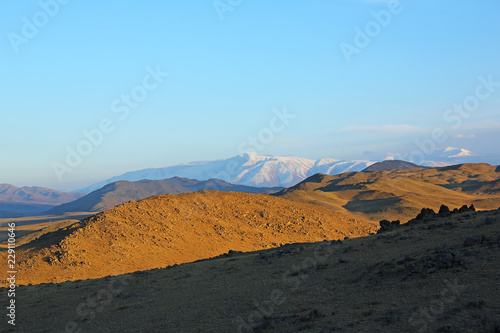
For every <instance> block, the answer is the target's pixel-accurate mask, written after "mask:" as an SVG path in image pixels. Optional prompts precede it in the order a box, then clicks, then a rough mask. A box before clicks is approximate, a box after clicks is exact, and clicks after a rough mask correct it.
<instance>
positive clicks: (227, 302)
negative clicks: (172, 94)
mask: <svg viewBox="0 0 500 333" xmlns="http://www.w3.org/2000/svg"><path fill="white" fill-rule="evenodd" d="M241 198H243V196H241ZM160 199H162V198H156V199H155V200H160ZM244 200H249V197H246V198H245V199H244ZM252 200H253V199H251V201H252ZM142 203H143V204H145V203H146V202H142ZM138 204H141V203H138ZM127 208H131V207H127ZM450 208H454V207H450ZM118 213H119V212H118V211H116V212H115V214H117V215H118ZM100 222H101V223H105V221H100ZM499 226H500V211H490V212H463V213H461V212H458V213H455V214H451V215H447V216H445V217H436V216H434V217H429V218H425V219H422V220H419V221H417V223H411V224H404V225H401V226H398V227H395V228H394V229H393V230H390V231H386V232H381V233H379V234H377V235H371V236H367V237H362V238H357V239H349V240H344V241H327V242H320V243H314V244H293V245H286V246H283V247H280V248H276V249H268V250H262V251H259V252H252V253H236V252H230V253H226V254H225V255H223V256H220V257H217V258H214V259H210V260H203V261H200V262H195V263H188V264H183V265H179V266H175V267H168V268H164V269H158V270H151V271H143V272H135V273H133V274H126V275H120V276H116V277H106V278H102V279H97V280H89V281H77V282H67V283H60V284H43V285H36V286H25V287H19V288H18V294H19V295H20V296H19V300H20V304H22V306H20V307H19V309H18V314H19V318H22V320H19V321H18V322H17V326H16V329H17V331H19V332H46V331H48V332H63V331H66V332H80V331H81V332H189V333H191V332H221V333H225V332H240V333H249V332H262V333H267V332H269V333H272V332H337V331H338V332H463V333H466V332H487V333H489V332H491V333H495V332H499V331H500V304H499V302H498V300H499V299H500V288H498V276H499V273H500V271H499V267H500V232H499V230H500V229H499ZM89 227H91V225H90V224H89ZM72 240H74V241H75V242H76V241H77V240H75V239H72ZM210 244H211V241H210V240H207V245H206V246H209V245H210ZM150 248H151V249H152V251H154V247H152V246H150ZM102 250H103V249H102V248H101V251H102ZM89 251H90V248H89ZM103 255H104V256H106V254H105V253H103ZM130 255H133V254H132V253H130ZM123 260H125V259H123ZM150 260H151V257H145V258H144V261H150ZM69 267H70V266H69ZM114 268H115V265H111V264H110V265H109V267H108V272H112V271H113V269H114ZM114 272H115V273H117V272H118V271H114ZM6 293H7V292H6V290H5V289H1V290H0V294H2V295H5V294H6Z"/></svg>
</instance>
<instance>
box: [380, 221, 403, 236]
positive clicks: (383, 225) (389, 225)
mask: <svg viewBox="0 0 500 333" xmlns="http://www.w3.org/2000/svg"><path fill="white" fill-rule="evenodd" d="M379 224H380V229H379V230H378V231H377V234H379V233H382V232H385V231H389V230H392V229H394V228H396V227H399V226H400V224H401V222H400V221H399V220H396V221H392V222H389V220H382V221H380V222H379Z"/></svg>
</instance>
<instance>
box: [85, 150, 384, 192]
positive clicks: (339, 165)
mask: <svg viewBox="0 0 500 333" xmlns="http://www.w3.org/2000/svg"><path fill="white" fill-rule="evenodd" d="M373 163H375V162H372V161H342V160H335V159H330V158H323V159H319V160H311V159H306V158H300V157H292V156H288V157H281V156H274V155H261V154H257V153H250V152H249V153H245V154H242V155H238V156H235V157H232V158H228V159H225V160H218V161H209V162H193V163H187V164H180V165H175V166H170V167H166V168H153V169H144V170H139V171H132V172H127V173H125V174H123V175H120V176H116V177H113V178H110V179H108V180H105V181H103V182H100V183H96V184H93V185H91V186H89V187H87V188H84V189H81V190H78V191H75V192H82V193H90V192H92V191H95V190H97V189H99V188H101V187H103V186H105V185H107V184H110V183H113V182H116V181H119V180H128V181H138V180H143V179H150V180H159V179H166V178H172V177H184V178H190V179H197V180H202V181H203V180H209V179H212V178H217V179H221V180H223V181H226V182H228V183H233V184H237V185H247V186H257V187H290V186H293V185H296V184H297V183H299V182H301V181H302V180H304V179H306V178H307V177H310V176H312V175H314V174H316V173H324V174H328V175H336V174H339V173H342V172H350V171H361V170H363V169H365V168H366V167H368V166H370V165H372V164H373Z"/></svg>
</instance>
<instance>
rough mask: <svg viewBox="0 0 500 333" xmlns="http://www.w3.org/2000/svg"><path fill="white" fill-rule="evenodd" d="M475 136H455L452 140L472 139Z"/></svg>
mask: <svg viewBox="0 0 500 333" xmlns="http://www.w3.org/2000/svg"><path fill="white" fill-rule="evenodd" d="M475 137H476V136H475V135H474V134H468V135H466V134H457V135H454V136H453V138H454V139H474V138H475Z"/></svg>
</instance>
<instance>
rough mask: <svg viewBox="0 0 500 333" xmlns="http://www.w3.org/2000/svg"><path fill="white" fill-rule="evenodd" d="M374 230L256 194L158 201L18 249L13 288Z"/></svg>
mask: <svg viewBox="0 0 500 333" xmlns="http://www.w3.org/2000/svg"><path fill="white" fill-rule="evenodd" d="M374 230H375V228H374V227H373V225H370V224H366V223H364V222H359V221H356V220H355V219H352V218H348V217H346V216H344V215H343V214H341V213H332V212H331V211H330V210H328V209H326V208H323V207H317V206H315V205H311V204H305V203H297V202H293V201H289V200H287V199H283V198H277V197H272V196H269V195H264V194H248V193H236V192H217V191H201V192H197V193H188V194H179V195H160V196H155V197H151V198H148V199H144V200H140V201H133V202H128V203H125V204H122V205H120V206H118V207H115V208H113V209H111V210H108V211H106V212H102V213H99V214H97V215H94V216H92V217H89V218H87V219H84V220H82V221H80V222H77V223H74V224H72V225H70V226H66V227H64V228H62V229H60V230H58V231H55V232H49V233H46V234H43V235H41V236H40V237H39V238H37V239H35V240H32V241H31V242H29V243H27V244H24V245H22V246H20V247H19V248H18V249H17V252H16V260H17V265H18V266H17V269H18V270H19V271H20V272H22V274H19V279H18V281H17V283H18V284H20V285H25V284H29V283H31V284H37V283H44V282H62V281H66V280H80V279H88V278H98V277H103V276H107V275H113V274H118V273H127V272H134V271H138V270H147V269H153V268H161V267H166V266H169V265H174V264H181V263H186V262H192V261H195V260H199V259H204V258H209V257H213V256H217V255H220V254H222V253H227V252H228V251H229V250H233V251H255V250H260V249H266V248H272V247H277V246H281V245H283V244H288V243H297V242H315V241H321V240H333V239H344V238H345V237H360V236H365V235H368V234H370V233H371V232H373V231H374ZM20 242H22V239H21V240H20ZM1 255H2V257H5V256H6V253H5V252H3V253H1ZM4 259H5V258H3V259H1V260H2V262H3V263H6V262H7V260H4Z"/></svg>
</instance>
